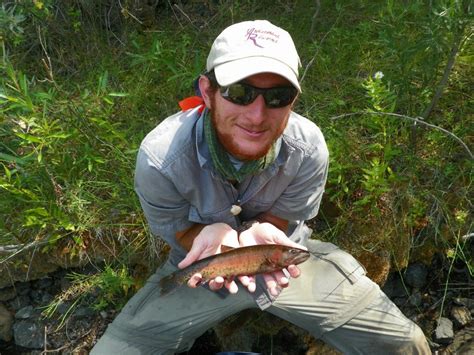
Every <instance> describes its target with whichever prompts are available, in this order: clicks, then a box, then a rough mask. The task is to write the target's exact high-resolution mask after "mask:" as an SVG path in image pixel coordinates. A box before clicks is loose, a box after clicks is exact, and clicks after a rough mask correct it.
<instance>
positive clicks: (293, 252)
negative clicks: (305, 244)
mask: <svg viewBox="0 0 474 355" xmlns="http://www.w3.org/2000/svg"><path fill="white" fill-rule="evenodd" d="M309 256H310V254H309V252H308V251H307V250H305V249H301V248H295V247H289V246H286V245H279V244H261V245H252V246H247V247H239V248H235V249H233V248H230V250H229V251H225V252H223V253H220V254H216V255H211V256H208V257H206V258H203V259H200V260H198V261H196V262H194V263H193V264H191V265H189V266H187V267H185V268H184V269H181V270H177V271H175V272H174V273H172V274H170V275H168V276H165V277H163V278H162V279H161V280H160V281H159V288H160V292H161V295H166V294H168V293H170V292H172V291H173V290H174V289H176V288H177V287H179V286H181V285H184V284H185V283H187V282H188V280H189V279H190V278H191V276H192V275H194V274H196V273H199V274H201V276H202V280H201V284H205V283H206V282H208V281H209V280H212V279H214V278H216V277H217V276H222V277H224V278H226V279H231V278H233V277H236V276H244V275H256V274H263V273H268V272H274V271H277V270H282V269H284V268H285V267H287V266H289V265H298V264H301V263H302V262H304V261H306V260H307V259H308V258H309Z"/></svg>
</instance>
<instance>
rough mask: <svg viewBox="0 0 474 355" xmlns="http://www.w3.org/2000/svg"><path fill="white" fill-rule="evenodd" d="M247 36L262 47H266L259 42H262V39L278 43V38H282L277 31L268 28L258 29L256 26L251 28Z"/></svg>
mask: <svg viewBox="0 0 474 355" xmlns="http://www.w3.org/2000/svg"><path fill="white" fill-rule="evenodd" d="M245 36H246V37H247V40H250V41H252V42H253V44H254V45H255V46H257V47H260V48H265V47H264V46H262V45H260V44H259V43H261V41H272V42H274V43H278V39H279V38H280V36H279V35H278V34H276V33H275V32H272V31H267V30H257V29H255V27H253V28H249V29H248V30H247V34H246V35H245ZM257 39H258V40H259V43H257Z"/></svg>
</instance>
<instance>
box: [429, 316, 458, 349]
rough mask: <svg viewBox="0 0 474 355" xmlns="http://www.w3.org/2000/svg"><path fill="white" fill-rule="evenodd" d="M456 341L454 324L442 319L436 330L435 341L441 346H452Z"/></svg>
mask: <svg viewBox="0 0 474 355" xmlns="http://www.w3.org/2000/svg"><path fill="white" fill-rule="evenodd" d="M453 339H454V329H453V322H451V320H449V319H448V318H444V317H441V318H440V319H439V322H438V326H437V327H436V330H435V339H434V340H435V341H436V342H437V343H440V344H450V343H452V341H453Z"/></svg>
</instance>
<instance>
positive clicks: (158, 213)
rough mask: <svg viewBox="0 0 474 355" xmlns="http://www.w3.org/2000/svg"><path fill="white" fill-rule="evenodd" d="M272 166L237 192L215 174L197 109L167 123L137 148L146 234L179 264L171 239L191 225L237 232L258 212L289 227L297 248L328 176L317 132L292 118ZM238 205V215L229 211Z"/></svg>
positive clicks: (310, 124) (181, 251)
mask: <svg viewBox="0 0 474 355" xmlns="http://www.w3.org/2000/svg"><path fill="white" fill-rule="evenodd" d="M278 147H279V151H278V155H277V158H276V160H275V161H274V162H273V163H272V164H271V165H270V166H269V167H268V168H266V169H265V170H264V171H262V172H261V173H259V174H257V175H254V176H250V177H248V178H246V179H245V180H244V181H242V183H240V184H239V185H238V186H233V185H232V184H231V183H230V182H228V181H226V180H225V179H223V178H222V177H221V176H220V175H219V174H218V173H217V172H216V171H215V170H214V168H213V166H212V160H211V157H210V153H209V150H208V147H207V145H206V140H205V137H204V129H203V119H202V117H201V115H200V114H199V113H198V109H197V108H196V109H192V110H188V111H185V112H179V113H177V114H175V115H173V116H170V117H168V118H166V119H165V120H164V121H163V122H161V123H160V124H159V125H158V126H157V127H156V128H155V129H153V130H152V131H151V132H150V133H149V134H148V135H147V136H146V137H145V139H144V140H143V142H142V144H141V146H140V150H139V153H138V157H137V165H136V171H135V190H136V192H137V194H138V196H139V198H140V203H141V205H142V207H143V211H144V213H145V216H146V218H147V220H148V223H149V226H150V229H151V232H152V233H153V234H155V235H158V236H160V237H161V238H163V239H164V240H165V241H166V242H167V243H168V244H169V245H170V247H171V252H170V259H171V262H172V263H173V264H177V263H178V262H179V261H180V260H181V259H182V258H184V256H185V255H186V250H184V249H183V248H182V247H181V246H180V245H179V244H178V242H177V240H176V237H175V234H176V232H178V231H182V230H184V229H186V228H188V227H190V226H191V225H193V224H194V223H202V224H211V223H216V222H224V223H227V224H229V225H230V226H232V227H233V228H237V227H238V226H239V225H240V223H241V221H245V220H250V219H252V218H254V217H255V216H257V215H258V214H260V213H262V212H266V211H269V212H270V213H271V214H273V215H275V216H277V217H280V218H283V219H286V220H288V221H289V222H290V225H289V231H288V235H289V236H290V238H291V239H293V240H294V241H296V242H297V243H300V244H305V240H306V239H307V238H308V236H309V234H310V233H311V232H310V230H309V228H307V227H306V226H305V224H304V221H305V220H307V219H310V218H313V217H314V216H316V214H317V212H318V209H319V204H320V202H321V198H322V194H323V191H324V185H325V182H326V177H327V171H328V150H327V147H326V143H325V141H324V138H323V135H322V133H321V131H320V129H319V128H318V127H317V126H316V125H315V124H314V123H313V122H311V121H310V120H308V119H306V118H304V117H302V116H300V115H298V114H296V113H294V112H292V113H291V115H290V118H289V120H288V125H287V127H286V129H285V130H284V132H283V134H282V136H281V137H280V138H279V140H278ZM234 204H238V205H240V206H241V207H242V212H241V213H240V214H239V215H238V216H234V215H233V214H232V213H231V212H230V209H231V207H232V205H234Z"/></svg>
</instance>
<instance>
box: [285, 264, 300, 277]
mask: <svg viewBox="0 0 474 355" xmlns="http://www.w3.org/2000/svg"><path fill="white" fill-rule="evenodd" d="M286 269H287V270H288V273H289V274H290V276H291V277H294V278H296V277H299V276H300V275H301V270H300V269H299V268H298V266H296V265H290V266H288V267H287V268H286Z"/></svg>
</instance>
